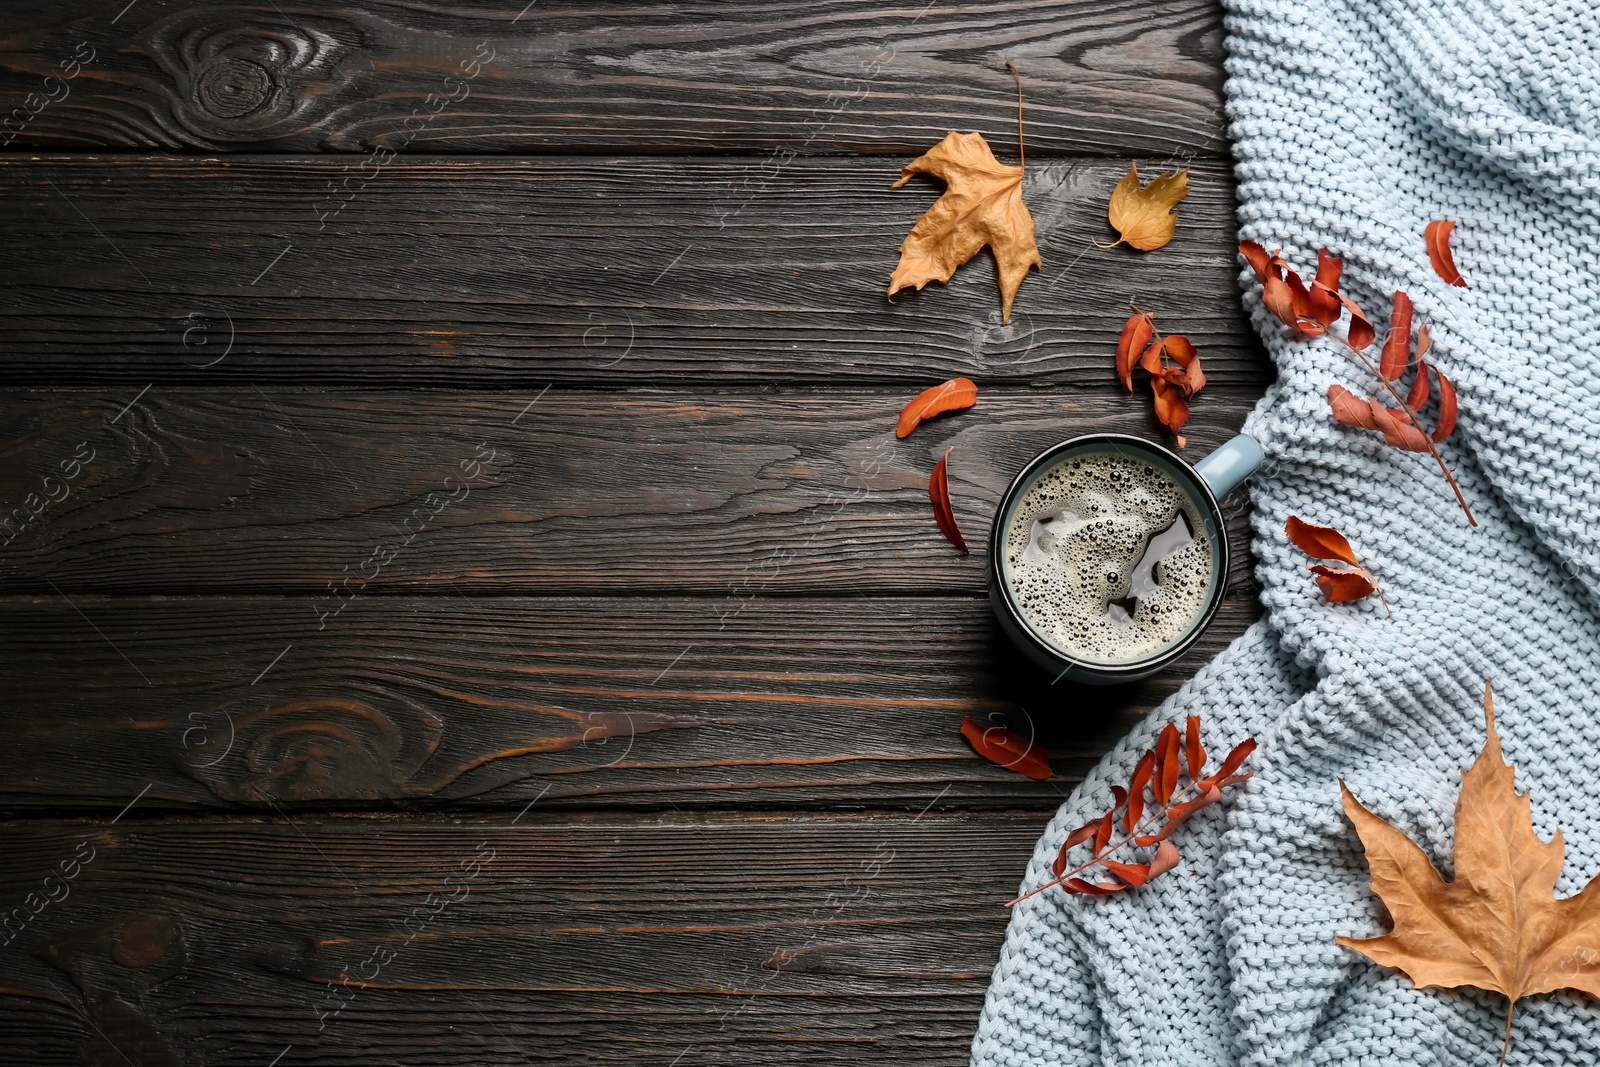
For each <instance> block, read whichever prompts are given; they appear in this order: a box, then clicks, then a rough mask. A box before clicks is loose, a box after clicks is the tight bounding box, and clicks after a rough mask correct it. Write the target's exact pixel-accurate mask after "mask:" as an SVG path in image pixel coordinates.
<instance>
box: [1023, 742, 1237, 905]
mask: <svg viewBox="0 0 1600 1067" xmlns="http://www.w3.org/2000/svg"><path fill="white" fill-rule="evenodd" d="M1180 749H1181V757H1180ZM1255 750H1256V740H1255V738H1253V737H1252V738H1247V739H1246V740H1244V741H1241V742H1239V744H1237V745H1235V746H1234V747H1233V750H1232V751H1230V752H1229V753H1228V756H1227V758H1226V759H1224V760H1223V761H1222V766H1221V767H1220V768H1219V769H1218V770H1217V771H1216V772H1215V773H1212V774H1209V775H1208V774H1206V773H1205V766H1206V750H1205V746H1203V745H1202V744H1201V743H1200V716H1198V715H1191V716H1189V719H1188V722H1187V723H1186V724H1185V730H1184V734H1183V736H1182V737H1181V738H1180V736H1179V734H1178V728H1177V726H1175V725H1173V724H1172V723H1168V724H1167V725H1166V727H1165V728H1163V729H1162V731H1161V734H1160V736H1159V737H1158V738H1157V739H1156V747H1155V748H1152V749H1147V750H1146V751H1145V753H1144V755H1142V756H1140V757H1139V762H1138V763H1137V764H1136V765H1135V766H1134V768H1133V777H1132V779H1131V780H1130V781H1129V782H1128V788H1126V789H1123V788H1122V787H1121V786H1112V787H1111V810H1110V811H1107V812H1106V813H1105V814H1104V815H1101V816H1099V817H1098V818H1095V819H1092V820H1090V821H1089V822H1086V823H1084V824H1083V825H1082V826H1080V827H1078V828H1077V829H1076V830H1074V831H1072V833H1070V834H1068V835H1067V839H1066V840H1065V841H1064V842H1062V844H1061V851H1060V852H1058V853H1057V854H1056V859H1055V863H1053V864H1052V865H1051V867H1050V873H1051V874H1052V875H1054V876H1055V877H1054V878H1052V879H1051V880H1050V881H1048V882H1046V883H1044V884H1043V885H1041V886H1038V887H1036V888H1034V889H1030V890H1029V891H1028V892H1026V893H1024V894H1022V895H1021V896H1020V897H1017V898H1016V899H1015V900H1013V901H1010V902H1009V903H1008V904H1007V905H1006V906H1007V907H1011V906H1012V905H1014V904H1020V903H1022V902H1023V901H1024V900H1027V899H1028V898H1029V897H1032V896H1037V895H1038V894H1040V893H1043V892H1044V891H1045V890H1046V889H1049V888H1050V887H1051V886H1060V887H1061V888H1062V889H1063V890H1064V891H1065V892H1068V893H1085V894H1088V895H1090V896H1108V895H1110V894H1112V893H1120V892H1122V891H1123V890H1124V889H1128V888H1131V887H1134V886H1142V885H1145V884H1146V883H1148V882H1149V881H1150V880H1151V879H1153V878H1156V877H1157V876H1159V875H1162V874H1165V873H1166V872H1167V871H1170V870H1172V868H1174V867H1176V866H1177V865H1178V861H1179V859H1180V856H1179V854H1178V849H1177V846H1175V845H1174V844H1173V843H1172V842H1171V841H1169V840H1167V839H1168V838H1169V837H1170V836H1171V835H1172V832H1173V831H1174V830H1176V829H1177V828H1178V827H1180V826H1182V825H1183V824H1184V823H1185V822H1187V821H1188V820H1189V818H1190V817H1191V816H1193V815H1194V814H1195V813H1196V812H1198V811H1202V810H1204V809H1205V808H1209V807H1210V806H1211V805H1213V804H1215V803H1216V802H1217V801H1219V800H1221V799H1222V790H1224V789H1226V788H1227V787H1228V786H1231V785H1237V784H1239V783H1240V782H1243V781H1245V780H1246V779H1248V778H1249V777H1250V776H1251V775H1253V774H1254V773H1255V772H1254V771H1253V770H1250V771H1242V772H1241V771H1240V768H1241V767H1242V766H1244V761H1245V760H1246V759H1249V758H1250V753H1252V752H1254V751H1255ZM1180 762H1181V764H1182V765H1181V766H1180ZM1185 772H1186V774H1187V777H1188V779H1189V784H1188V785H1187V786H1185V787H1184V789H1183V790H1182V791H1181V792H1179V791H1177V790H1178V780H1179V777H1180V774H1182V773H1185ZM1147 790H1148V791H1149V794H1150V797H1151V799H1152V800H1154V802H1155V806H1154V807H1153V808H1152V809H1151V811H1150V813H1149V814H1148V815H1147V814H1146V813H1145V808H1146V801H1145V793H1146V791H1147ZM1119 809H1121V810H1122V811H1123V816H1122V828H1123V830H1124V831H1125V833H1126V836H1125V837H1123V838H1122V839H1121V840H1120V841H1117V842H1115V843H1112V841H1111V835H1112V833H1113V832H1114V829H1115V825H1116V821H1117V820H1116V815H1117V811H1118V810H1119ZM1157 827H1159V829H1158V828H1157ZM1152 830H1154V832H1153V833H1152V832H1150V831H1152ZM1086 841H1087V842H1090V850H1091V853H1092V855H1091V858H1090V859H1089V860H1088V861H1087V862H1085V863H1081V864H1079V865H1078V866H1076V867H1074V868H1072V869H1071V870H1067V853H1068V852H1070V851H1071V850H1072V848H1073V847H1074V846H1076V845H1080V844H1083V843H1084V842H1086ZM1129 844H1132V845H1134V846H1136V847H1139V848H1148V847H1149V846H1151V845H1155V846H1157V847H1156V852H1155V855H1154V856H1152V857H1151V858H1150V860H1149V861H1148V862H1146V863H1123V862H1120V861H1118V860H1113V859H1111V858H1110V857H1111V856H1112V854H1114V853H1115V852H1117V851H1118V850H1119V849H1121V848H1123V847H1124V846H1126V845H1129ZM1096 865H1098V866H1099V867H1101V868H1102V869H1103V870H1104V871H1105V872H1106V873H1107V874H1109V875H1111V877H1112V880H1110V881H1098V882H1091V881H1088V880H1087V879H1084V878H1080V877H1078V875H1080V874H1082V873H1083V872H1084V871H1086V870H1088V869H1089V868H1090V867H1094V866H1096Z"/></svg>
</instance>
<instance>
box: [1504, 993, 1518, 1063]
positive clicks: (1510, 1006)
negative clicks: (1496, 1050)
mask: <svg viewBox="0 0 1600 1067" xmlns="http://www.w3.org/2000/svg"><path fill="white" fill-rule="evenodd" d="M1516 1007H1517V1002H1516V1001H1514V1000H1512V999H1511V998H1510V997H1507V998H1506V1043H1505V1044H1504V1045H1502V1046H1500V1067H1506V1057H1507V1056H1508V1055H1510V1054H1511V1013H1512V1012H1513V1011H1515V1010H1516Z"/></svg>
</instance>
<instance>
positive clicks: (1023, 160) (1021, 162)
mask: <svg viewBox="0 0 1600 1067" xmlns="http://www.w3.org/2000/svg"><path fill="white" fill-rule="evenodd" d="M1006 66H1008V67H1010V68H1011V73H1012V75H1013V76H1014V77H1015V78H1016V79H1017V166H1019V167H1021V168H1022V169H1023V170H1026V169H1027V168H1028V153H1027V151H1026V149H1024V147H1023V144H1022V72H1021V71H1020V70H1018V69H1017V66H1016V64H1015V63H1013V62H1011V60H1009V59H1008V60H1006Z"/></svg>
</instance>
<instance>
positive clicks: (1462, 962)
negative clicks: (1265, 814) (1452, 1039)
mask: <svg viewBox="0 0 1600 1067" xmlns="http://www.w3.org/2000/svg"><path fill="white" fill-rule="evenodd" d="M1483 716H1484V721H1485V723H1486V725H1487V732H1488V736H1487V738H1486V739H1485V741H1484V744H1483V751H1482V752H1480V753H1479V754H1478V758H1477V760H1476V761H1474V762H1473V764H1472V766H1471V767H1469V768H1467V769H1466V770H1464V771H1462V772H1461V792H1460V793H1459V794H1458V796H1457V799H1456V826H1455V862H1454V864H1453V865H1452V866H1453V868H1454V870H1455V880H1454V881H1450V882H1446V881H1445V880H1444V879H1443V878H1441V877H1440V876H1439V872H1438V871H1437V870H1436V869H1435V868H1434V866H1433V864H1432V862H1430V861H1429V859H1428V855H1427V853H1425V852H1423V851H1422V849H1420V848H1418V847H1417V845H1416V843H1415V842H1413V841H1412V840H1411V838H1409V837H1407V836H1406V835H1405V834H1404V833H1403V832H1401V831H1400V830H1398V829H1396V828H1395V827H1394V826H1392V825H1390V824H1389V823H1388V822H1386V821H1384V820H1383V819H1381V818H1379V817H1378V816H1376V815H1374V814H1373V813H1372V812H1370V811H1368V810H1367V809H1366V808H1365V807H1363V806H1362V805H1361V802H1360V801H1358V800H1356V798H1355V795H1354V794H1353V793H1351V792H1350V789H1349V787H1348V786H1346V785H1345V783H1344V782H1343V781H1340V783H1339V791H1340V793H1341V795H1342V796H1343V798H1344V812H1345V815H1346V816H1347V817H1348V818H1349V819H1350V821H1351V822H1352V823H1354V824H1355V828H1356V833H1357V834H1358V835H1359V836H1360V838H1361V846H1362V848H1363V849H1364V850H1365V852H1366V856H1367V865H1368V867H1369V868H1370V869H1371V871H1372V891H1373V892H1374V893H1376V894H1377V895H1378V897H1379V899H1381V900H1382V901H1383V903H1384V906H1385V907H1386V908H1388V910H1389V915H1390V917H1391V918H1392V919H1393V921H1394V928H1393V929H1392V930H1391V931H1390V932H1389V933H1387V934H1384V935H1382V936H1380V937H1369V938H1359V939H1358V938H1352V937H1339V938H1336V939H1335V940H1337V941H1338V943H1339V944H1341V945H1343V946H1345V947H1346V948H1351V949H1354V950H1355V951H1357V952H1359V953H1361V954H1362V955H1364V956H1366V957H1367V958H1368V959H1370V960H1372V961H1373V962H1374V963H1377V964H1380V965H1381V966H1384V967H1393V968H1395V969H1397V970H1399V971H1402V972H1403V973H1404V974H1405V975H1406V977H1407V978H1410V979H1411V981H1412V984H1414V985H1415V986H1416V987H1417V988H1418V989H1427V988H1430V987H1431V988H1438V989H1456V988H1459V987H1461V986H1472V987H1474V988H1477V989H1486V990H1489V991H1491V992H1494V993H1499V994H1501V995H1502V996H1504V997H1505V998H1506V1001H1507V1003H1506V1038H1505V1044H1504V1046H1503V1047H1502V1049H1501V1052H1500V1062H1501V1063H1502V1064H1504V1063H1505V1060H1506V1053H1507V1052H1509V1051H1510V1048H1511V1018H1512V1013H1513V1011H1515V1009H1516V1005H1517V1001H1518V1000H1520V999H1521V998H1523V997H1526V996H1533V995H1535V994H1538V993H1552V992H1554V991H1556V990H1558V989H1576V990H1579V991H1580V992H1584V993H1588V994H1589V995H1590V996H1593V997H1600V888H1597V886H1600V877H1595V878H1592V879H1590V881H1589V883H1588V884H1587V885H1586V886H1584V887H1583V890H1582V891H1581V892H1580V893H1578V894H1577V895H1576V896H1571V897H1567V898H1565V899H1562V900H1557V899H1556V897H1555V887H1556V879H1557V878H1558V877H1559V876H1560V874H1561V867H1562V864H1563V862H1564V860H1565V851H1566V846H1565V844H1564V843H1563V841H1562V839H1561V831H1560V830H1557V831H1556V832H1555V836H1554V837H1552V838H1551V839H1550V840H1549V841H1547V842H1546V841H1540V840H1539V838H1538V835H1537V834H1535V833H1534V832H1533V815H1532V800H1531V798H1530V797H1529V795H1528V794H1527V793H1522V794H1520V795H1519V794H1518V793H1517V790H1516V768H1514V767H1512V766H1511V765H1509V764H1507V763H1506V762H1505V757H1504V755H1503V754H1502V753H1501V750H1500V735H1499V733H1498V732H1497V731H1496V730H1495V725H1494V694H1493V687H1492V686H1491V685H1489V684H1485V685H1484V689H1483Z"/></svg>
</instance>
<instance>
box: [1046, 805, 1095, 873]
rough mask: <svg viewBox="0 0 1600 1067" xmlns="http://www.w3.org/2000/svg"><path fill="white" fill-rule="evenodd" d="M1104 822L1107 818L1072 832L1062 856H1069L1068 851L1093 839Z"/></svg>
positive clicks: (1093, 821) (1062, 847) (1092, 820)
mask: <svg viewBox="0 0 1600 1067" xmlns="http://www.w3.org/2000/svg"><path fill="white" fill-rule="evenodd" d="M1104 821H1105V816H1101V817H1100V818H1098V819H1090V820H1089V821H1088V822H1086V823H1084V824H1083V825H1082V826H1080V827H1078V828H1077V829H1076V830H1074V831H1072V833H1070V834H1068V835H1067V841H1066V844H1064V845H1062V846H1061V854H1062V855H1063V856H1065V855H1066V854H1067V849H1069V848H1071V847H1072V846H1073V845H1081V844H1083V843H1084V842H1085V841H1087V840H1089V838H1091V837H1093V836H1094V832H1095V831H1096V830H1098V829H1100V824H1101V823H1102V822H1104ZM1056 873H1057V874H1060V873H1061V872H1060V871H1057V872H1056Z"/></svg>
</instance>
